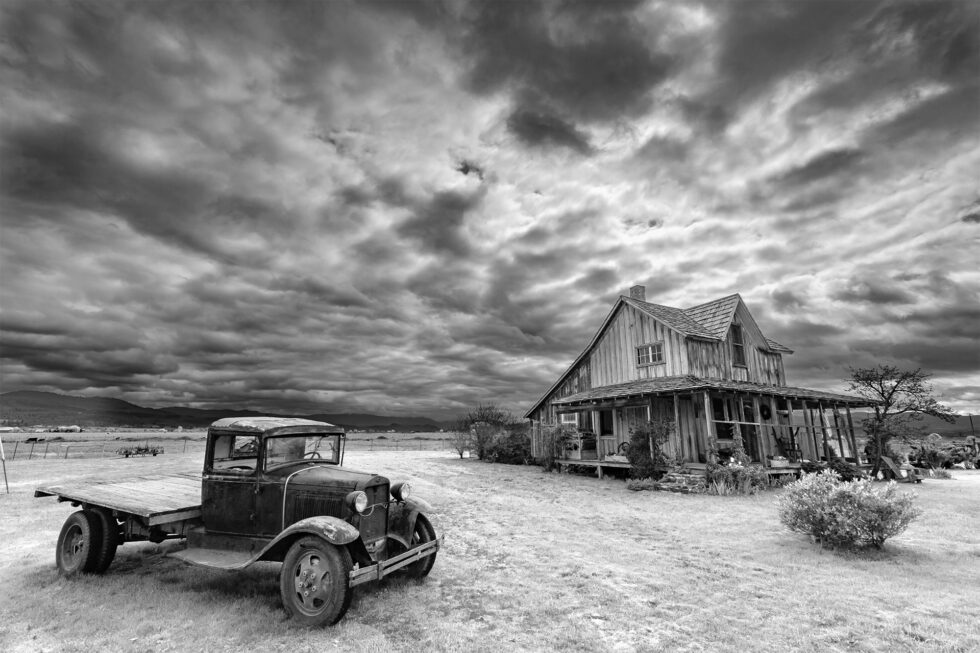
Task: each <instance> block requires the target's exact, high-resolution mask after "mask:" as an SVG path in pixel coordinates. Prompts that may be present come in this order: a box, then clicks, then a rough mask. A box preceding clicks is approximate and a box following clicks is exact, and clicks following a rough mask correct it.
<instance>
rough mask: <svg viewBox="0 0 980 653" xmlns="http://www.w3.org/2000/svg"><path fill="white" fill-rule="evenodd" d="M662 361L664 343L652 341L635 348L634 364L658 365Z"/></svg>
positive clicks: (640, 365)
mask: <svg viewBox="0 0 980 653" xmlns="http://www.w3.org/2000/svg"><path fill="white" fill-rule="evenodd" d="M663 362H664V343H663V342H654V343H651V344H649V345H640V346H639V347H637V348H636V365H637V366H638V367H643V366H645V365H660V364H662V363H663Z"/></svg>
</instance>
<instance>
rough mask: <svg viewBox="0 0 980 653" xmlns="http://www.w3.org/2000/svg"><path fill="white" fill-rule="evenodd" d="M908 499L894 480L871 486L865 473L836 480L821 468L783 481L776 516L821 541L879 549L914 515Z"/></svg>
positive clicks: (903, 527)
mask: <svg viewBox="0 0 980 653" xmlns="http://www.w3.org/2000/svg"><path fill="white" fill-rule="evenodd" d="M913 499H914V495H913V494H911V493H899V492H898V489H897V485H896V484H895V483H894V482H890V483H888V484H887V485H885V486H884V487H880V486H879V487H875V486H874V484H873V483H872V481H871V480H870V479H862V480H856V481H841V480H840V479H839V477H838V476H837V475H836V474H835V473H834V472H832V471H824V472H820V473H818V474H807V475H805V476H804V477H803V478H801V479H800V480H798V481H796V482H794V483H791V484H789V485H788V486H786V494H784V495H783V496H781V497H780V498H779V502H778V504H779V520H780V521H781V522H782V523H783V524H784V525H785V526H786V527H787V528H789V529H790V530H791V531H796V532H798V533H805V534H807V535H809V536H810V537H811V538H812V539H813V540H814V541H816V542H819V543H820V544H821V545H822V546H824V547H828V548H829V547H840V546H846V547H868V546H874V547H877V548H879V549H880V548H881V546H882V545H883V544H884V542H885V540H886V539H888V538H889V537H892V536H895V535H898V534H899V533H901V532H902V531H904V530H905V529H906V527H908V525H909V524H910V523H911V522H912V520H913V519H915V518H916V517H917V516H919V514H920V512H921V511H920V510H919V509H918V508H916V507H915V506H913V505H912V502H913Z"/></svg>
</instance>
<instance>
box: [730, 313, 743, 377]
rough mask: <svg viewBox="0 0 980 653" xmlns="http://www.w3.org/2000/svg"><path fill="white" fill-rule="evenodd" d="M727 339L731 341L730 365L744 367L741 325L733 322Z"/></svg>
mask: <svg viewBox="0 0 980 653" xmlns="http://www.w3.org/2000/svg"><path fill="white" fill-rule="evenodd" d="M729 340H730V341H731V343H732V365H738V366H739V367H746V364H745V339H744V337H743V336H742V327H741V326H739V325H737V324H733V325H732V328H731V331H730V334H729Z"/></svg>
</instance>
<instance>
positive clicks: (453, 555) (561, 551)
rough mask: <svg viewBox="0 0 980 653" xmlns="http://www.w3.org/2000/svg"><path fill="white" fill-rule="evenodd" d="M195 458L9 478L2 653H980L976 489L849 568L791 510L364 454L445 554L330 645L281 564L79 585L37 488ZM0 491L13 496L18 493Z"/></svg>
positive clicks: (133, 560)
mask: <svg viewBox="0 0 980 653" xmlns="http://www.w3.org/2000/svg"><path fill="white" fill-rule="evenodd" d="M200 463H201V456H200V453H199V452H187V453H179V454H166V455H163V456H158V457H156V458H152V457H149V458H135V459H133V458H129V459H124V458H115V459H93V460H85V459H82V460H72V459H68V460H67V461H66V460H58V461H55V460H41V461H33V460H32V461H15V462H13V463H11V462H9V461H8V471H9V472H10V475H11V478H10V480H11V492H12V494H10V495H2V494H0V517H2V519H0V542H2V551H3V554H4V555H3V556H2V557H0V587H2V588H3V591H2V592H0V613H2V614H3V615H4V618H3V619H2V620H0V649H2V650H4V651H38V650H52V651H55V650H57V651H72V650H79V651H81V650H85V651H90V650H113V651H126V650H132V651H137V650H139V651H145V650H146V649H147V648H153V649H155V650H159V651H167V650H175V651H176V650H191V649H192V650H202V649H203V650H209V651H225V650H227V651H233V650H240V649H242V648H258V649H261V650H270V651H277V650H283V651H286V650H288V651H305V650H311V651H312V650H317V651H323V650H326V651H331V650H338V651H340V650H343V651H410V650H437V651H457V650H466V651H499V650H527V651H539V650H541V651H543V650H549V651H550V650H563V651H565V650H570V651H659V650H670V651H674V650H679V651H706V650H711V651H771V650H812V651H826V650H859V651H878V650H916V651H931V650H934V651H970V650H977V649H980V635H978V634H977V631H976V622H975V605H976V604H977V602H978V598H980V515H978V511H977V510H976V506H977V505H978V503H977V502H978V499H980V472H972V471H971V472H961V471H957V472H954V479H953V480H927V481H926V482H925V483H923V484H922V485H919V486H915V487H914V488H913V487H908V488H907V489H909V490H914V491H915V492H917V494H918V497H919V498H918V503H919V505H920V506H921V507H922V508H923V509H924V511H925V514H924V515H923V516H922V517H921V518H920V519H919V520H918V521H916V522H914V523H913V525H912V526H911V527H910V528H909V529H908V531H906V532H905V533H904V534H903V535H902V536H900V537H897V538H895V539H894V540H893V541H890V542H889V543H888V544H887V545H886V550H885V551H883V552H874V553H864V554H854V553H842V554H835V553H832V552H828V551H822V550H820V549H819V548H816V547H815V546H814V545H812V544H810V543H809V542H808V541H807V540H806V539H805V538H802V537H800V536H797V535H794V534H790V533H788V532H786V531H785V530H784V529H782V528H781V527H780V525H779V523H778V520H777V518H776V509H775V495H774V494H765V495H761V496H756V497H705V496H696V495H674V494H667V493H653V492H639V493H634V492H629V491H627V490H626V489H625V484H624V483H623V482H622V481H618V480H615V479H608V478H607V479H603V480H598V479H596V478H594V477H586V476H576V475H557V474H548V473H545V472H543V471H542V470H541V469H540V468H537V467H519V466H506V465H492V464H484V463H481V462H479V461H476V460H460V459H459V458H458V457H457V456H456V455H455V454H453V453H450V452H447V451H384V452H381V451H373V452H372V451H350V452H349V453H348V456H347V464H348V465H349V466H351V467H355V468H360V469H365V470H370V471H375V472H379V473H383V474H386V475H388V476H389V477H391V478H392V479H393V480H408V481H410V482H411V483H412V484H413V485H414V486H415V491H416V494H417V495H418V496H421V497H423V498H425V499H426V500H428V501H429V502H431V503H432V504H433V505H434V506H435V507H436V509H437V519H436V525H437V528H438V529H439V531H440V532H444V533H445V535H446V542H445V547H444V549H443V550H442V551H440V553H439V558H438V560H437V562H436V566H435V568H434V569H433V572H432V575H431V576H430V577H429V578H428V579H427V580H426V581H425V582H423V583H414V582H385V583H383V584H380V585H378V584H369V585H367V586H365V587H362V588H358V589H357V590H356V593H355V599H354V602H353V604H352V607H351V610H350V612H349V613H348V614H347V616H346V617H345V619H344V620H343V621H342V622H341V623H340V624H338V625H337V626H335V627H333V628H328V629H323V630H316V631H307V630H298V629H296V628H294V627H293V626H292V625H291V623H290V622H289V621H288V620H287V619H285V618H284V615H283V613H282V611H281V609H280V606H279V598H278V593H277V590H276V582H277V573H278V566H277V565H271V564H269V565H261V566H257V567H255V568H253V569H250V570H248V571H246V572H243V573H223V572H211V571H207V570H201V569H197V568H192V567H187V566H185V565H183V564H182V563H179V562H178V561H176V560H173V559H171V558H168V557H166V555H165V554H166V552H167V551H169V550H171V549H172V548H173V547H174V546H176V544H175V543H165V544H162V545H153V544H141V545H135V544H134V545H126V546H124V547H123V548H122V549H120V552H119V555H118V557H117V561H116V562H115V563H114V564H113V566H112V567H111V568H110V569H109V572H108V573H107V574H106V575H105V576H102V577H87V578H81V579H78V580H73V581H67V580H64V579H62V578H60V577H59V576H58V575H57V572H56V571H55V568H54V542H55V538H56V537H57V533H58V530H59V529H60V527H61V524H62V522H63V520H64V519H65V517H66V516H67V515H68V514H69V513H70V512H71V510H72V509H71V508H70V507H69V506H67V505H65V504H58V503H56V502H55V501H54V500H52V499H34V498H32V489H33V487H34V486H35V485H36V484H38V483H40V482H42V481H43V482H48V481H55V480H64V479H84V478H97V477H104V476H111V477H121V476H124V475H127V474H128V475H138V474H141V473H151V472H152V473H166V472H176V471H197V470H199V468H200ZM0 491H2V488H0Z"/></svg>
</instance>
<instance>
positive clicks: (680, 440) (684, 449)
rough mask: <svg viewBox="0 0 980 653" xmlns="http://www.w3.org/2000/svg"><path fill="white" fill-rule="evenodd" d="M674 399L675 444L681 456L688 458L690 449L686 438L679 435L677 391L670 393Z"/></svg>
mask: <svg viewBox="0 0 980 653" xmlns="http://www.w3.org/2000/svg"><path fill="white" fill-rule="evenodd" d="M671 396H672V397H673V399H674V437H675V438H676V439H677V446H678V447H680V450H681V458H683V459H684V460H690V454H691V449H690V447H689V446H688V443H687V438H685V437H684V436H683V435H681V409H680V401H679V400H678V399H677V393H676V392H675V393H674V394H673V395H671Z"/></svg>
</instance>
